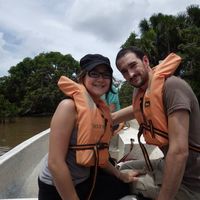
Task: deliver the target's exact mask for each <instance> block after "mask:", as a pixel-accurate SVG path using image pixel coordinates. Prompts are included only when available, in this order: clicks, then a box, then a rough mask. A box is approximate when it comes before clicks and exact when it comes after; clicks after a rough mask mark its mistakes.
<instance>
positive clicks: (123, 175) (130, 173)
mask: <svg viewBox="0 0 200 200" xmlns="http://www.w3.org/2000/svg"><path fill="white" fill-rule="evenodd" d="M140 175H144V172H141V171H137V170H130V169H129V170H122V171H119V176H118V178H119V179H120V180H122V181H123V182H124V183H131V182H133V181H137V180H138V177H139V176H140Z"/></svg>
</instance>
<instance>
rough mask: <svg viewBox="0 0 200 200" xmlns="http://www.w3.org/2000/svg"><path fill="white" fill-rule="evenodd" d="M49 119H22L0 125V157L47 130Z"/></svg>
mask: <svg viewBox="0 0 200 200" xmlns="http://www.w3.org/2000/svg"><path fill="white" fill-rule="evenodd" d="M50 120H51V117H22V118H16V122H13V123H5V124H0V155H2V154H3V153H4V152H6V151H8V150H10V149H12V148H13V147H15V146H17V145H18V144H20V143H21V142H23V141H25V140H27V139H29V138H30V137H32V136H34V135H36V134H37V133H40V132H42V131H44V130H46V129H47V128H49V125H50Z"/></svg>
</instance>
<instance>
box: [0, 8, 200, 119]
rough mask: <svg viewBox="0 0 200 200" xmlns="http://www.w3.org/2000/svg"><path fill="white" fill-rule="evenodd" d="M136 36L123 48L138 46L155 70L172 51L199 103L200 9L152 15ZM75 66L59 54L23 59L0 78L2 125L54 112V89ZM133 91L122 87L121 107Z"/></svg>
mask: <svg viewBox="0 0 200 200" xmlns="http://www.w3.org/2000/svg"><path fill="white" fill-rule="evenodd" d="M139 28H140V35H137V34H136V33H135V32H134V30H133V32H131V33H130V36H129V37H128V38H127V40H126V41H125V43H124V44H123V45H122V47H127V46H131V45H136V46H139V47H140V48H142V49H143V50H144V51H145V52H146V53H147V54H148V56H149V58H150V61H151V65H152V66H155V65H157V64H158V63H159V61H160V60H162V59H164V58H165V57H166V56H167V55H168V54H169V53H170V52H175V53H177V54H179V55H180V56H181V57H182V58H183V62H182V64H181V65H180V67H179V68H178V70H177V71H176V75H179V76H181V77H182V78H183V79H185V80H186V81H187V82H189V83H190V85H191V87H192V88H193V90H194V92H195V93H196V95H197V98H198V100H199V101H200V90H199V88H200V82H199V79H200V60H199V55H200V34H199V33H200V8H199V6H198V5H191V6H189V7H187V8H186V11H185V12H182V13H179V14H177V15H176V16H173V15H164V14H162V13H158V14H154V15H152V16H151V17H150V18H149V19H143V20H142V21H141V22H140V23H139ZM78 71H79V62H78V61H76V60H75V59H74V58H73V57H72V55H70V54H67V55H62V54H61V53H59V52H48V53H41V54H39V55H37V56H36V57H35V58H33V59H31V58H28V57H27V58H25V59H24V60H23V61H21V62H20V63H18V64H17V65H16V66H12V67H11V68H10V70H9V71H8V72H9V75H8V76H4V77H1V78H0V123H1V122H5V119H9V120H11V121H12V118H13V117H15V116H17V115H18V116H24V115H28V116H30V115H44V114H49V113H52V112H54V110H55V108H56V106H57V104H58V102H60V101H61V100H62V99H63V98H64V95H63V94H62V93H61V92H60V91H59V89H58V87H57V81H58V79H59V77H60V76H61V75H65V76H68V77H69V78H73V73H78ZM132 89H133V88H132V87H131V86H130V85H128V84H127V83H126V82H124V83H123V84H122V87H121V88H120V91H119V95H120V101H121V104H122V107H124V106H127V105H130V104H131V98H132Z"/></svg>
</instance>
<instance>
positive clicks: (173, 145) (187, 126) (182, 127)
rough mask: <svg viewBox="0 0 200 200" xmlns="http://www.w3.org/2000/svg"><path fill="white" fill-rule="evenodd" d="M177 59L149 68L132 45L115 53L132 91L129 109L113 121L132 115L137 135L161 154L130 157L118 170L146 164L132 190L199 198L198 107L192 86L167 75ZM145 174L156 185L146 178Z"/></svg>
mask: <svg viewBox="0 0 200 200" xmlns="http://www.w3.org/2000/svg"><path fill="white" fill-rule="evenodd" d="M179 62H180V57H178V56H176V55H175V54H173V55H170V56H169V58H167V59H166V60H164V61H163V64H162V63H161V65H160V66H159V65H158V66H157V67H156V68H155V69H151V68H150V66H149V59H148V57H147V56H146V55H145V54H144V53H143V52H142V51H141V50H140V49H138V48H136V47H130V48H125V49H121V50H120V51H119V52H118V54H117V57H116V66H117V68H118V70H119V71H120V72H121V73H122V75H123V76H124V78H125V79H126V80H127V81H128V82H129V83H130V84H131V85H132V86H134V87H135V88H136V90H135V91H134V94H133V108H131V107H127V108H125V109H122V110H121V111H118V112H116V113H114V114H113V121H114V123H119V122H120V121H122V120H130V119H133V118H136V119H137V120H138V122H139V124H140V131H139V134H141V133H143V136H144V138H145V140H146V142H147V143H149V144H154V145H157V146H158V147H159V148H160V149H161V150H162V152H163V154H164V159H158V160H154V161H153V162H150V161H148V156H146V157H147V158H146V163H145V162H139V164H138V163H136V162H134V161H132V162H131V163H127V164H124V166H122V169H131V168H133V169H142V168H143V167H144V166H145V164H146V166H147V168H148V170H147V174H146V175H145V176H143V177H141V180H142V179H143V178H144V179H143V181H142V183H141V184H142V186H141V184H139V183H138V184H137V183H136V184H133V186H134V187H135V188H134V189H135V191H136V193H142V194H143V195H144V196H146V197H150V198H153V199H156V200H172V199H176V200H186V199H187V200H188V199H200V110H199V104H198V100H197V98H196V96H195V94H194V93H193V91H192V89H191V88H190V86H189V85H188V84H187V83H186V82H185V81H183V80H182V79H180V78H178V77H175V76H171V74H172V73H173V72H174V71H175V69H176V67H177V66H178V63H179ZM170 67H171V68H172V69H170V70H169V71H170V72H169V73H168V71H167V70H168V68H170ZM173 68H174V70H173ZM160 71H161V72H160ZM166 71H167V73H168V74H167V75H166ZM159 81H160V82H159ZM141 147H143V145H141ZM160 174H161V176H160ZM147 176H148V177H147ZM149 176H150V177H151V178H152V179H151V180H152V181H153V185H154V187H152V183H151V187H149V186H148V181H145V180H148V178H149ZM139 185H140V186H139ZM145 190H146V191H145Z"/></svg>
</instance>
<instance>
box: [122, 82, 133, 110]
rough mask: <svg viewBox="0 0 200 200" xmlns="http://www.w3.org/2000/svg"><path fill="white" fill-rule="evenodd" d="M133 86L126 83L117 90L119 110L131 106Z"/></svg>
mask: <svg viewBox="0 0 200 200" xmlns="http://www.w3.org/2000/svg"><path fill="white" fill-rule="evenodd" d="M132 95H133V86H131V85H130V84H128V83H127V82H126V81H125V82H123V83H122V86H121V88H120V90H119V101H120V104H121V108H124V107H126V106H130V105H131V104H132Z"/></svg>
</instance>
